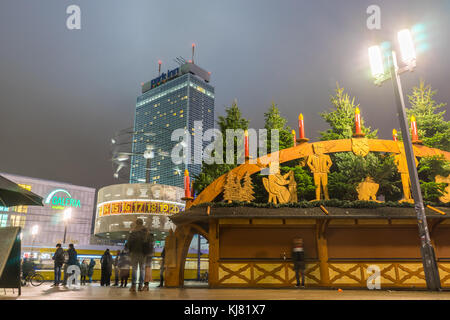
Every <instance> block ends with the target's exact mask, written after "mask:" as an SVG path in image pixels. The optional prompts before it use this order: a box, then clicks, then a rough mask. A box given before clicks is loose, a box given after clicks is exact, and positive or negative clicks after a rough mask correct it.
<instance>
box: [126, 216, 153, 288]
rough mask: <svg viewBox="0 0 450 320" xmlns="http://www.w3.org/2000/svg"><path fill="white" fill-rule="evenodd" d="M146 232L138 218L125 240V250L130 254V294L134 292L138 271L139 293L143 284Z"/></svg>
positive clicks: (142, 222)
mask: <svg viewBox="0 0 450 320" xmlns="http://www.w3.org/2000/svg"><path fill="white" fill-rule="evenodd" d="M148 234H149V232H148V230H147V228H146V227H144V221H143V220H142V219H140V218H138V219H136V222H135V226H134V228H133V229H132V230H131V232H130V234H129V235H128V239H127V243H126V246H127V249H128V250H129V252H130V261H131V267H132V270H131V282H132V283H131V288H130V291H131V292H136V284H137V278H138V274H137V270H138V269H139V288H138V290H139V291H142V290H143V287H144V286H143V284H144V279H145V263H146V258H147V253H146V252H145V251H146V249H145V247H146V244H147V243H148V242H147V237H148Z"/></svg>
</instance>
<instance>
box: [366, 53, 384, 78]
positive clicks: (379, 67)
mask: <svg viewBox="0 0 450 320" xmlns="http://www.w3.org/2000/svg"><path fill="white" fill-rule="evenodd" d="M369 60H370V69H371V70H372V75H373V76H374V77H375V78H378V77H380V76H382V75H383V74H384V65H383V57H382V56H381V49H380V46H372V47H370V48H369Z"/></svg>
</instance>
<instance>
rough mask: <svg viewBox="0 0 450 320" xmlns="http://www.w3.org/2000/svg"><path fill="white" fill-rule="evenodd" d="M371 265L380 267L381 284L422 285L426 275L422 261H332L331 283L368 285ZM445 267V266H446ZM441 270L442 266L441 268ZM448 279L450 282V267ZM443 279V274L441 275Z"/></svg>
mask: <svg viewBox="0 0 450 320" xmlns="http://www.w3.org/2000/svg"><path fill="white" fill-rule="evenodd" d="M370 265H375V266H378V267H379V268H380V281H381V286H382V287H383V286H387V287H396V286H399V287H417V286H419V287H422V286H425V285H426V283H425V275H424V273H423V266H422V264H421V263H377V262H374V263H330V264H329V275H330V284H331V285H338V284H340V285H350V286H360V287H366V286H367V279H368V277H369V276H370V275H371V274H372V273H371V272H370V273H369V272H367V268H368V267H369V266H370ZM449 267H450V266H449ZM444 268H445V267H444ZM440 269H441V270H443V269H442V267H441V268H440ZM447 270H448V273H446V274H448V277H447V278H446V281H448V282H449V284H450V268H447ZM441 279H442V275H441Z"/></svg>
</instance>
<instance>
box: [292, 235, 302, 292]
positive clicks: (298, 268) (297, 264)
mask: <svg viewBox="0 0 450 320" xmlns="http://www.w3.org/2000/svg"><path fill="white" fill-rule="evenodd" d="M292 262H293V263H294V271H295V278H296V279H297V284H296V287H299V286H300V273H301V275H302V284H301V285H302V288H304V287H305V252H304V251H303V239H294V241H293V246H292Z"/></svg>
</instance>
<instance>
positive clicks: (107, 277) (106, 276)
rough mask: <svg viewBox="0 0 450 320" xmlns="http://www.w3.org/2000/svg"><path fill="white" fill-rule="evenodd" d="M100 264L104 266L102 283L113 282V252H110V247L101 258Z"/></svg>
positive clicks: (106, 284)
mask: <svg viewBox="0 0 450 320" xmlns="http://www.w3.org/2000/svg"><path fill="white" fill-rule="evenodd" d="M100 265H101V267H102V277H101V281H100V285H101V286H103V285H105V286H109V285H110V282H111V273H112V265H113V258H112V256H111V253H109V249H106V251H105V253H104V254H103V255H102V258H101V259H100Z"/></svg>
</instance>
